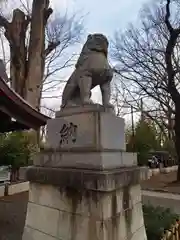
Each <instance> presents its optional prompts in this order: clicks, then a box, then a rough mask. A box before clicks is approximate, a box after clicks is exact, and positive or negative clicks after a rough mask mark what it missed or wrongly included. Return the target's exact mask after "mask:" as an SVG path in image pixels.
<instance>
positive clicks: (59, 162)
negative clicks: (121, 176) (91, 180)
mask: <svg viewBox="0 0 180 240" xmlns="http://www.w3.org/2000/svg"><path fill="white" fill-rule="evenodd" d="M34 165H35V166H40V167H71V168H73V167H74V168H83V169H96V170H106V169H113V168H120V167H128V166H130V167H131V166H136V165H137V155H136V154H135V153H129V152H118V151H103V152H101V151H95V152H83V151H81V152H79V151H77V150H76V151H74V152H72V151H70V152H69V151H67V152H66V151H61V150H57V151H52V150H51V149H49V151H48V150H47V149H46V150H45V151H41V152H40V153H38V154H37V155H36V156H35V158H34Z"/></svg>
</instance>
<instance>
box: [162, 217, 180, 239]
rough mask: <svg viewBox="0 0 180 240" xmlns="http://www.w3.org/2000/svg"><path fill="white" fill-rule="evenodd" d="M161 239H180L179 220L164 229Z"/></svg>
mask: <svg viewBox="0 0 180 240" xmlns="http://www.w3.org/2000/svg"><path fill="white" fill-rule="evenodd" d="M161 240H180V221H179V220H176V223H175V224H174V225H172V226H171V228H170V229H169V230H165V231H164V234H163V236H162V238H161Z"/></svg>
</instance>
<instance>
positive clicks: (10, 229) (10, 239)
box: [0, 192, 28, 240]
mask: <svg viewBox="0 0 180 240" xmlns="http://www.w3.org/2000/svg"><path fill="white" fill-rule="evenodd" d="M27 201H28V192H24V193H21V194H16V195H13V196H8V197H4V198H0V240H21V239H22V233H23V228H24V223H25V218H26V210H27Z"/></svg>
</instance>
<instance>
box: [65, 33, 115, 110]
mask: <svg viewBox="0 0 180 240" xmlns="http://www.w3.org/2000/svg"><path fill="white" fill-rule="evenodd" d="M108 45H109V43H108V40H107V38H106V37H105V36H104V35H103V34H92V35H88V37H87V41H86V43H85V44H84V46H83V48H82V51H81V54H80V57H79V59H78V61H77V63H76V65H75V70H74V72H73V73H72V75H71V76H70V78H69V79H68V81H67V84H66V86H65V88H64V91H63V95H62V106H61V107H62V108H64V107H66V106H73V105H86V104H92V103H93V102H92V101H91V89H92V88H94V87H96V86H97V85H100V89H101V93H102V102H103V105H104V106H105V107H112V105H111V104H110V103H109V101H110V82H111V80H112V77H113V70H112V68H111V67H110V65H109V63H108V60H107V54H108Z"/></svg>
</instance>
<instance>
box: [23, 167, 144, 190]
mask: <svg viewBox="0 0 180 240" xmlns="http://www.w3.org/2000/svg"><path fill="white" fill-rule="evenodd" d="M146 170H147V169H146V168H143V167H142V168H139V167H137V166H136V167H135V166H133V167H126V168H120V169H113V170H106V171H95V170H87V169H72V168H46V167H34V166H33V167H29V168H27V171H26V178H27V180H28V181H30V182H34V183H40V184H48V185H53V186H58V187H60V188H67V187H69V188H73V189H76V190H79V191H83V189H84V190H98V191H113V190H117V189H119V188H122V187H125V186H129V185H136V184H139V183H140V181H141V180H146V175H147V174H146Z"/></svg>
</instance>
